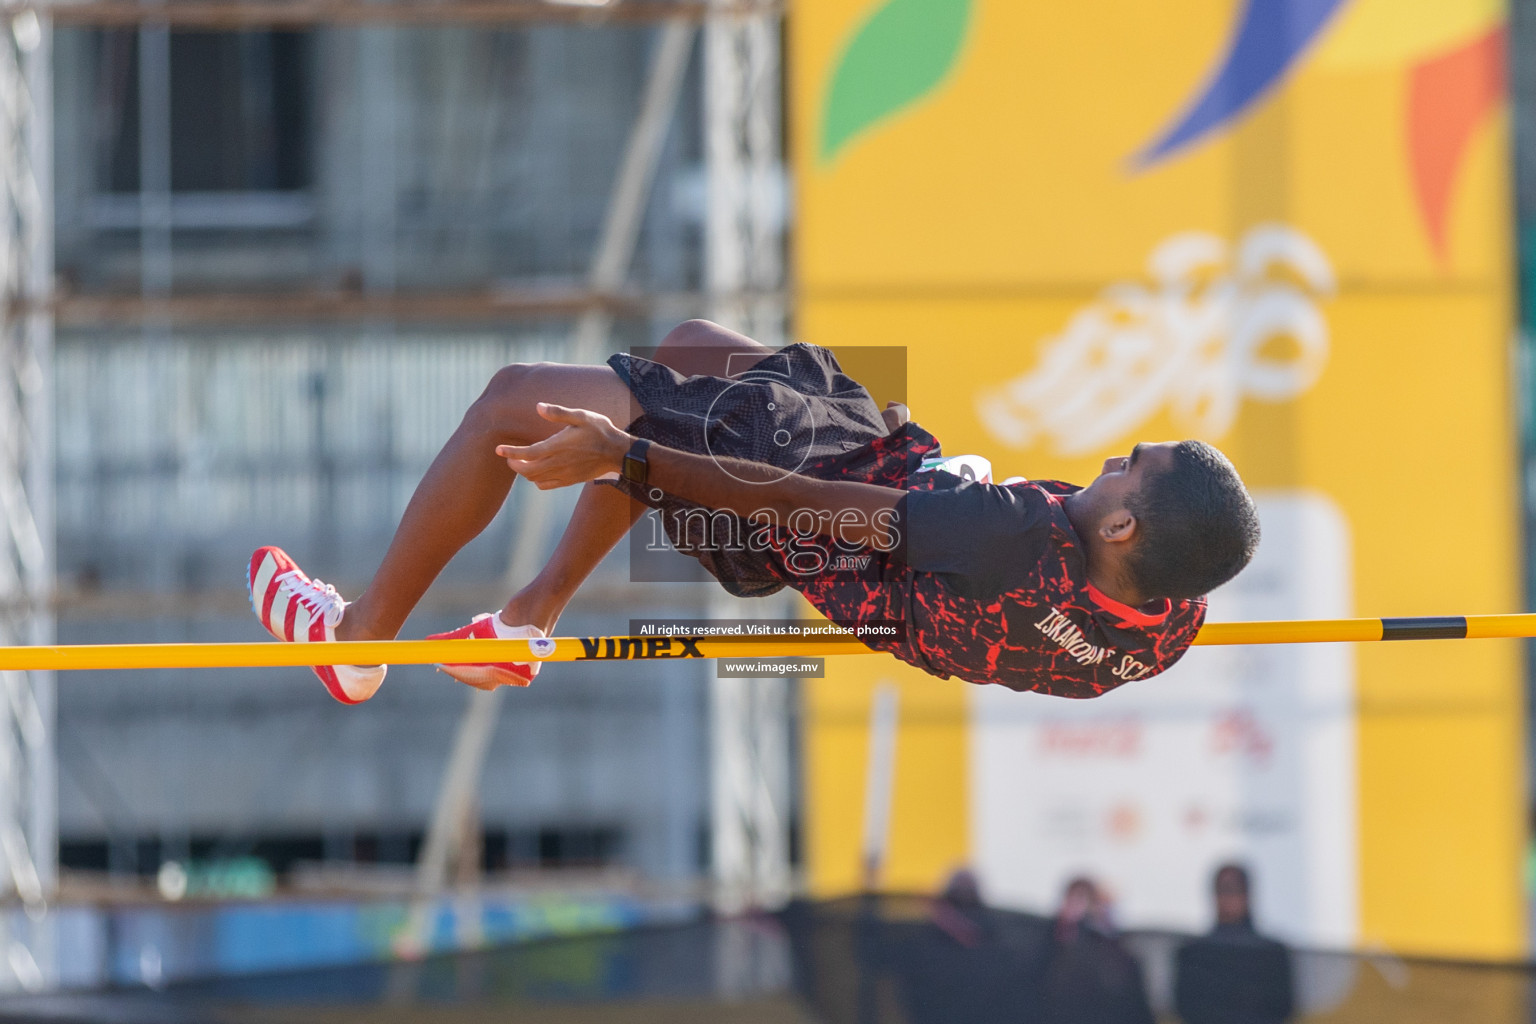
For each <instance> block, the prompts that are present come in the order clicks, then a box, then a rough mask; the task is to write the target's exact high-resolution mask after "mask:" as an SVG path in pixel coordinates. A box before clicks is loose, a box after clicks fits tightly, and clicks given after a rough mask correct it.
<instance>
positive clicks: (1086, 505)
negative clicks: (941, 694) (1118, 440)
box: [248, 320, 1259, 703]
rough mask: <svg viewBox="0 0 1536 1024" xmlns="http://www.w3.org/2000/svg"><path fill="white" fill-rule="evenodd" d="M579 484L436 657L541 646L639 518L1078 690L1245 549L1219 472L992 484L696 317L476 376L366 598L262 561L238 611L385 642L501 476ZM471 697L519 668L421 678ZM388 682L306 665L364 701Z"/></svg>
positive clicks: (745, 570) (1055, 686) (500, 485)
mask: <svg viewBox="0 0 1536 1024" xmlns="http://www.w3.org/2000/svg"><path fill="white" fill-rule="evenodd" d="M518 476H524V477H527V478H528V479H529V480H530V481H531V482H532V483H533V484H534V485H535V486H537V487H540V488H552V487H565V486H571V485H575V484H587V486H586V488H585V490H584V491H583V493H582V495H581V498H580V500H579V501H578V503H577V505H576V509H575V512H574V514H573V515H572V518H571V521H570V524H569V525H568V526H567V528H566V531H565V534H564V536H563V537H562V538H561V540H560V542H559V544H558V545H557V546H556V548H555V551H554V553H553V555H552V556H551V557H550V560H549V562H548V563H547V564H546V565H545V567H544V569H543V570H542V571H541V572H540V573H539V574H538V576H537V577H535V578H534V579H533V580H532V581H530V582H529V583H528V585H527V586H525V587H524V588H523V589H522V590H520V591H519V592H518V593H517V594H515V595H513V597H512V598H511V600H509V601H508V602H507V604H506V606H505V607H504V608H502V609H501V611H500V612H498V613H489V614H485V615H480V616H477V617H476V618H475V620H474V621H473V622H471V623H469V624H468V625H466V626H464V627H462V628H460V629H457V630H454V631H453V632H451V633H444V634H439V635H438V636H437V637H436V638H439V639H447V638H458V637H482V638H491V637H504V638H532V637H540V636H545V635H548V634H549V632H550V631H551V630H553V629H554V626H555V622H556V621H557V620H558V619H559V617H560V613H561V612H562V610H563V609H564V608H565V606H566V604H567V603H568V602H569V601H570V600H571V598H572V596H573V595H574V594H575V593H576V590H577V588H578V587H580V585H581V583H582V581H583V580H585V579H586V578H587V576H588V575H589V574H590V573H591V572H592V570H593V569H595V568H596V566H597V564H598V563H599V562H600V561H601V560H602V559H603V557H604V556H605V555H607V553H608V552H609V551H610V550H612V549H613V547H614V545H615V544H617V543H618V541H619V540H620V539H621V538H622V537H623V536H624V535H625V534H626V533H627V532H628V531H629V528H630V527H631V526H632V525H633V524H634V522H635V521H636V519H637V518H638V517H639V516H640V514H641V513H642V512H643V510H644V507H645V506H650V507H652V508H655V509H657V510H658V511H659V514H660V516H661V518H662V520H663V523H664V526H665V528H666V531H667V535H668V538H669V539H670V540H671V542H672V544H673V546H674V547H676V548H677V549H678V550H680V551H682V552H684V553H686V554H689V555H692V556H693V557H695V558H697V559H698V560H699V561H700V562H701V563H702V564H703V565H704V567H705V568H706V569H708V570H709V571H710V573H711V574H713V575H714V576H715V578H716V579H717V580H719V582H720V583H721V585H722V586H724V587H725V588H726V589H727V590H729V591H730V592H731V593H733V594H736V595H738V596H743V597H746V596H759V595H766V594H770V593H773V592H775V591H777V590H779V589H781V588H783V587H785V586H789V587H791V588H793V589H795V590H798V591H799V592H800V593H801V594H803V595H804V596H805V597H806V599H807V600H809V601H810V603H811V604H812V605H813V606H814V607H815V608H816V609H817V610H818V611H820V612H821V613H822V614H824V615H826V616H827V617H828V618H829V619H832V620H834V621H836V622H838V623H841V624H844V625H849V626H856V625H858V624H876V623H878V624H880V626H881V628H880V629H878V630H873V629H872V630H869V631H867V632H865V633H864V634H861V637H860V639H861V640H862V641H863V642H864V643H865V644H866V645H867V646H869V647H871V648H873V649H875V650H881V651H889V652H890V653H891V654H893V655H895V656H896V657H897V658H900V659H901V660H902V661H905V662H908V663H910V664H912V665H916V666H918V667H919V668H922V669H924V670H925V671H927V672H929V673H931V674H933V675H936V676H939V677H941V678H947V677H948V676H952V675H953V676H959V677H960V678H962V679H966V680H969V681H970V682H974V683H1000V684H1002V685H1004V686H1008V687H1010V688H1012V689H1016V690H1034V691H1037V692H1041V693H1049V694H1056V695H1059V696H1066V697H1093V696H1097V695H1098V694H1101V693H1103V692H1105V691H1106V690H1109V689H1112V688H1113V687H1116V686H1119V685H1121V684H1123V683H1126V682H1130V681H1132V680H1135V679H1141V678H1145V677H1147V676H1150V675H1155V674H1156V673H1158V672H1161V671H1163V670H1164V669H1166V668H1167V667H1168V666H1169V665H1171V664H1173V663H1174V662H1175V661H1176V660H1177V659H1178V658H1179V657H1180V655H1182V654H1183V652H1184V650H1185V649H1186V648H1187V647H1188V646H1189V644H1190V642H1191V641H1192V640H1193V639H1194V637H1195V634H1196V632H1197V631H1198V630H1199V628H1200V624H1201V622H1202V621H1203V619H1204V617H1205V599H1204V596H1203V595H1204V594H1206V593H1207V592H1208V591H1210V590H1212V589H1214V588H1215V587H1217V586H1219V585H1221V584H1222V583H1225V582H1226V581H1227V580H1229V579H1231V578H1232V577H1233V576H1235V575H1236V574H1237V573H1238V572H1239V571H1240V570H1241V569H1242V568H1243V567H1244V566H1245V565H1247V563H1248V561H1249V559H1250V558H1251V557H1252V555H1253V552H1254V548H1255V547H1256V546H1257V544H1258V537H1259V524H1258V516H1257V514H1256V512H1255V510H1254V506H1253V501H1252V499H1251V498H1250V497H1249V495H1248V492H1247V491H1246V490H1245V488H1244V487H1243V483H1242V481H1241V480H1240V479H1239V477H1238V475H1237V472H1236V470H1235V469H1233V467H1232V464H1231V463H1230V462H1228V461H1227V459H1226V458H1225V457H1224V456H1223V455H1222V454H1221V453H1220V452H1218V451H1217V450H1216V449H1214V448H1212V447H1211V446H1210V445H1207V444H1204V443H1203V442H1199V441H1180V442H1167V443H1161V444H1138V445H1136V447H1135V448H1134V449H1133V450H1132V451H1131V452H1130V453H1129V454H1128V455H1126V456H1123V457H1118V458H1113V459H1109V460H1107V461H1106V462H1105V463H1104V468H1103V471H1102V473H1101V474H1100V475H1099V476H1098V478H1097V479H1095V480H1094V481H1093V482H1092V483H1090V484H1089V485H1088V486H1086V487H1075V486H1072V485H1070V484H1064V483H1060V482H1058V481H1049V480H1023V479H1013V480H1007V481H1004V482H1002V483H992V482H991V481H990V469H989V467H988V466H987V464H986V463H985V461H984V460H979V459H974V458H971V457H959V458H948V459H946V458H945V457H944V456H943V454H942V453H941V451H940V449H939V442H938V441H937V440H936V439H935V438H934V437H933V436H932V435H931V434H929V433H927V432H926V431H924V430H923V429H921V428H920V427H919V426H918V425H917V424H916V423H913V422H909V421H908V419H907V415H906V410H905V408H904V407H901V406H899V405H895V404H892V405H890V406H888V407H887V408H886V409H885V410H883V411H882V410H881V409H879V408H878V407H877V406H876V405H875V402H874V401H873V399H871V398H870V395H869V392H868V391H866V390H865V389H864V388H863V387H861V386H860V385H859V384H858V383H856V382H855V381H853V380H851V379H849V378H848V377H847V376H846V375H844V374H843V372H842V369H841V367H839V365H838V363H837V360H836V359H835V358H834V357H833V356H832V354H831V353H830V352H829V351H827V350H826V349H822V348H818V347H816V346H813V345H807V344H796V345H790V346H788V347H787V348H784V349H781V350H778V351H774V350H771V349H768V348H766V347H764V346H762V345H759V344H758V343H757V342H754V341H752V340H751V339H749V338H746V337H744V336H742V335H739V334H736V333H734V332H732V331H729V330H726V329H725V328H723V327H720V326H718V325H716V324H712V323H709V322H707V321H699V320H693V321H688V322H687V323H684V324H682V325H680V326H678V327H677V328H675V329H674V330H673V331H672V332H671V333H669V334H668V335H667V337H666V339H665V340H664V341H663V342H662V345H661V346H660V348H659V349H658V350H657V353H656V358H655V360H649V359H642V358H639V357H637V356H632V355H616V356H614V357H613V358H611V359H610V360H608V364H607V365H606V366H571V365H562V364H555V363H539V364H516V365H512V366H508V367H505V368H504V369H502V370H500V371H498V372H497V373H496V375H495V376H494V377H493V378H492V380H491V382H490V384H489V385H488V386H487V388H486V390H485V392H484V394H482V395H481V396H480V398H479V399H478V400H476V401H475V403H474V404H473V405H472V406H470V408H469V411H468V412H467V413H466V414H465V417H464V421H463V423H462V424H460V426H459V428H458V430H457V431H455V432H454V434H453V436H452V437H451V438H450V439H449V441H448V443H447V444H446V445H445V446H444V448H443V450H442V452H441V453H440V454H439V455H438V456H437V458H436V460H435V461H434V462H433V463H432V466H431V468H430V469H428V471H427V473H426V476H425V477H423V479H422V481H421V483H420V484H419V485H418V487H417V489H416V493H415V494H414V495H413V496H412V498H411V501H410V503H409V504H408V505H407V507H406V510H405V514H404V516H403V517H402V519H401V521H400V525H399V527H398V529H397V530H396V532H395V536H394V539H393V540H392V541H391V543H390V545H389V549H388V551H387V552H386V553H385V556H384V560H383V563H382V564H381V565H380V566H379V569H378V572H377V573H376V574H375V575H374V577H373V580H372V582H371V583H369V585H368V586H367V588H366V589H365V590H364V591H363V593H362V594H361V595H360V596H359V597H358V598H357V600H355V601H353V602H351V603H347V602H345V601H344V600H343V599H342V597H341V596H340V595H339V594H338V593H337V592H336V590H335V588H334V587H331V586H329V585H327V584H324V583H321V582H320V581H318V580H312V579H310V578H309V577H308V576H306V575H305V574H304V573H303V571H302V570H300V569H299V567H298V566H297V565H296V564H295V563H294V562H293V560H292V559H290V558H289V557H288V556H287V555H286V554H285V553H284V552H282V551H281V550H279V549H277V548H271V547H267V548H261V549H259V550H258V551H256V553H255V554H254V555H252V557H251V562H250V568H249V577H248V581H249V585H250V591H251V603H252V606H253V608H254V609H255V611H256V614H257V617H258V618H260V619H261V621H262V624H263V625H264V626H266V628H267V629H268V630H269V631H270V632H271V633H272V634H273V635H274V636H276V637H277V638H278V639H280V640H288V641H297V642H325V641H331V640H387V639H392V638H394V637H395V636H396V635H397V633H398V632H399V630H400V628H401V626H402V625H403V624H404V622H405V619H406V616H407V615H408V614H409V613H410V611H411V609H412V608H414V607H415V605H416V603H417V602H418V601H419V600H420V599H421V597H422V595H423V594H424V593H425V592H426V590H427V588H428V587H429V586H430V585H431V583H432V581H433V580H434V579H436V577H437V575H438V573H439V572H441V571H442V569H443V567H444V566H445V565H447V564H448V560H449V559H450V558H452V557H453V555H454V554H455V553H457V552H458V551H459V549H460V548H462V547H463V546H464V545H465V544H467V543H468V542H469V541H470V540H471V539H473V538H474V537H475V536H476V535H477V534H479V533H480V531H481V530H483V529H484V528H485V527H486V526H487V525H489V523H490V522H491V520H492V518H493V517H494V516H495V515H496V513H497V511H498V510H499V509H500V508H501V506H502V504H503V502H504V501H505V500H506V497H507V494H508V491H509V489H510V488H511V486H512V483H513V481H514V480H515V479H516V477H518ZM440 667H441V668H442V669H443V671H445V672H447V673H448V674H449V675H451V676H453V677H454V678H456V679H459V680H460V681H462V682H465V683H468V684H469V685H471V686H476V687H480V688H483V689H489V688H492V687H496V686H501V685H515V686H524V685H527V684H528V683H529V682H530V681H531V680H532V678H533V676H534V675H536V674H537V672H538V668H539V666H538V664H532V665H527V664H510V663H509V664H496V665H444V666H440ZM385 670H386V666H384V665H374V666H359V665H321V666H317V667H316V668H315V672H316V674H318V675H319V676H320V678H321V680H322V681H323V682H324V683H325V686H326V688H327V689H328V690H329V691H330V693H331V694H332V696H334V697H336V698H337V699H338V700H341V701H344V702H347V703H356V702H358V701H362V700H366V699H368V698H369V697H371V696H372V695H373V694H374V693H375V692H376V691H377V690H378V688H379V685H380V684H381V683H382V682H383V680H384V673H385Z"/></svg>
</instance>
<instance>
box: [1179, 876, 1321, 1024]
mask: <svg viewBox="0 0 1536 1024" xmlns="http://www.w3.org/2000/svg"><path fill="white" fill-rule="evenodd" d="M1214 889H1215V894H1216V927H1215V928H1213V929H1211V932H1210V934H1208V935H1206V936H1205V937H1204V938H1200V939H1194V940H1192V941H1190V942H1187V943H1185V944H1184V946H1183V948H1181V949H1180V950H1179V955H1178V965H1177V970H1178V978H1177V980H1176V981H1175V983H1174V1004H1175V1006H1176V1007H1177V1009H1178V1012H1179V1016H1180V1017H1182V1018H1183V1019H1184V1021H1185V1024H1283V1022H1284V1021H1288V1020H1290V1019H1291V1016H1292V1014H1293V1013H1294V1012H1295V1005H1294V1001H1293V995H1292V991H1293V990H1292V980H1291V954H1290V951H1289V950H1287V949H1286V948H1285V946H1283V945H1282V944H1280V943H1279V942H1276V941H1275V940H1274V939H1267V938H1265V937H1264V936H1262V935H1260V934H1259V933H1258V931H1256V930H1255V929H1254V927H1253V910H1252V904H1251V902H1250V899H1249V892H1250V886H1249V879H1248V871H1247V869H1246V868H1244V867H1242V866H1241V865H1239V864H1226V865H1223V866H1222V867H1220V868H1218V869H1217V870H1216V877H1215V881H1214Z"/></svg>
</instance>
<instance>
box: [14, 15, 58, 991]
mask: <svg viewBox="0 0 1536 1024" xmlns="http://www.w3.org/2000/svg"><path fill="white" fill-rule="evenodd" d="M4 26H5V29H6V31H5V32H4V34H3V38H0V179H3V182H4V194H3V200H0V201H3V203H4V213H3V217H0V288H3V289H4V296H3V302H0V345H3V352H4V363H3V371H0V372H3V375H4V384H3V386H0V515H3V516H4V521H5V530H4V534H3V536H0V601H3V605H4V609H5V610H4V612H3V613H0V638H3V642H4V643H8V644H48V643H52V642H53V627H54V623H53V615H52V612H51V611H50V610H49V609H50V603H49V602H50V599H51V595H52V591H53V493H52V492H53V408H52V404H53V403H52V391H53V375H52V355H53V321H52V314H51V312H49V307H50V302H51V297H52V288H53V284H52V282H53V207H52V196H51V190H50V183H51V181H52V158H51V120H50V116H51V115H50V99H51V95H52V83H51V69H50V57H51V53H52V37H51V26H50V24H49V22H48V20H47V18H46V17H43V18H40V17H39V16H38V15H37V13H35V12H33V11H21V12H19V13H13V14H12V15H11V16H9V17H7V18H6V20H5V22H4ZM3 675H4V684H5V698H6V699H5V701H4V703H3V705H0V779H3V780H4V782H3V785H0V896H4V897H10V898H12V899H19V901H20V902H21V905H22V907H23V908H24V909H25V914H24V915H22V914H17V913H15V912H0V987H13V988H25V989H35V988H40V987H43V986H45V985H47V984H48V983H49V982H50V981H51V980H52V979H53V977H54V976H55V970H54V964H53V949H52V946H53V943H52V942H51V941H50V935H51V924H52V922H51V920H50V918H49V915H48V900H49V898H50V897H51V896H52V894H53V891H54V888H55V885H56V883H57V874H58V870H57V865H58V840H57V834H56V833H57V795H56V783H55V771H56V769H55V759H54V747H53V741H54V729H53V725H54V722H53V713H54V695H53V678H52V675H51V674H49V673H42V672H7V673H4V674H3Z"/></svg>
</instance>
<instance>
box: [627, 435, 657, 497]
mask: <svg viewBox="0 0 1536 1024" xmlns="http://www.w3.org/2000/svg"><path fill="white" fill-rule="evenodd" d="M650 446H651V442H649V441H647V440H646V439H645V438H643V437H637V438H635V443H634V444H632V445H630V446H629V451H628V452H626V453H625V455H624V474H623V475H624V479H625V480H628V481H629V482H630V483H632V484H634V485H635V486H636V487H643V486H644V485H645V480H646V477H648V476H649V475H650V473H651V464H650V463H649V462H647V461H645V452H646V449H648V448H650Z"/></svg>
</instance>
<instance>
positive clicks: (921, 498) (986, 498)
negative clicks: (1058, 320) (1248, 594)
mask: <svg viewBox="0 0 1536 1024" xmlns="http://www.w3.org/2000/svg"><path fill="white" fill-rule="evenodd" d="M939 452H940V448H939V443H938V441H937V440H935V439H934V438H933V436H932V435H930V434H928V433H927V432H926V431H923V430H922V429H921V428H919V427H917V426H916V425H915V424H910V423H909V424H907V425H906V426H905V427H903V428H901V429H900V430H897V431H896V432H894V433H892V434H890V435H889V436H887V437H882V438H877V439H876V440H874V441H873V442H871V443H869V444H867V445H865V446H864V447H862V448H860V449H858V450H855V451H852V452H848V453H845V454H844V455H841V456H837V457H834V458H827V459H822V460H819V461H817V462H816V463H814V464H812V465H809V466H807V467H805V468H804V469H803V470H802V472H804V473H806V474H807V475H810V476H816V477H820V478H823V479H839V480H857V481H861V482H865V483H872V484H879V485H882V486H887V487H901V488H903V489H905V490H906V491H907V492H908V494H907V496H906V497H905V498H903V500H902V502H901V504H900V505H899V506H898V516H897V521H896V529H897V532H898V533H901V532H905V533H906V534H909V536H904V537H903V541H904V543H902V544H899V545H898V546H897V547H896V548H895V549H894V550H893V551H890V552H879V551H874V550H872V549H865V551H864V552H861V556H862V554H868V556H869V557H867V558H864V557H847V556H848V552H847V551H845V550H843V549H841V548H834V546H833V545H832V542H831V541H829V540H825V539H823V538H806V537H803V536H800V537H795V538H793V540H792V541H790V540H785V539H784V538H783V537H782V536H781V545H780V547H779V554H780V555H781V557H780V558H779V559H776V560H775V564H776V566H777V571H778V573H779V574H780V578H781V579H783V580H784V582H785V583H786V584H788V585H789V586H791V587H793V588H795V589H796V590H798V591H800V593H802V594H803V595H805V597H806V599H807V600H809V601H810V603H811V604H812V605H813V606H815V608H816V609H817V610H818V611H819V612H821V613H822V614H823V615H825V616H826V617H827V618H829V619H831V620H833V621H835V622H839V623H842V624H845V625H852V624H857V623H874V622H884V623H898V624H900V625H901V626H902V627H904V628H902V629H901V630H900V631H899V632H898V634H897V635H896V636H894V637H891V638H882V637H879V636H874V637H869V636H866V637H863V638H862V640H863V642H864V643H865V644H866V646H868V647H870V648H872V649H874V650H879V651H888V652H889V653H891V654H893V655H895V656H896V657H898V658H900V659H901V660H902V661H905V662H907V663H909V664H912V665H916V666H917V667H918V668H921V669H923V670H924V671H926V672H929V673H931V674H933V675H936V676H939V677H940V678H948V677H949V676H959V677H960V678H961V679H965V680H967V681H969V682H973V683H996V684H1000V685H1002V686H1007V687H1009V688H1010V689H1014V690H1033V691H1035V692H1037V693H1047V694H1052V695H1054V696H1060V697H1079V698H1083V697H1097V696H1099V695H1100V694H1102V693H1105V692H1107V691H1109V690H1112V689H1114V688H1115V687H1117V686H1120V685H1123V684H1124V683H1128V682H1131V681H1133V680H1136V679H1145V678H1147V677H1148V676H1153V675H1156V674H1157V673H1159V672H1162V671H1163V670H1165V669H1167V668H1168V667H1169V666H1170V665H1172V664H1173V663H1174V662H1175V661H1177V660H1178V659H1179V657H1180V656H1181V655H1182V654H1183V653H1184V651H1185V650H1186V649H1187V648H1188V647H1189V645H1190V642H1191V641H1193V640H1194V638H1195V634H1196V633H1197V632H1198V631H1199V629H1200V625H1201V623H1202V622H1203V621H1204V619H1205V600H1204V599H1203V598H1202V599H1195V600H1185V601H1168V600H1163V601H1160V602H1157V603H1155V604H1154V605H1152V606H1150V607H1142V608H1132V607H1129V606H1128V605H1125V604H1122V603H1121V602H1119V601H1116V600H1114V599H1113V598H1110V597H1109V596H1107V595H1106V594H1104V593H1102V592H1101V591H1100V590H1099V589H1098V588H1097V587H1095V586H1094V585H1093V584H1092V583H1091V582H1090V581H1089V579H1088V563H1087V557H1086V554H1085V552H1084V550H1083V545H1082V541H1081V540H1080V539H1079V538H1078V536H1077V534H1076V532H1075V531H1074V530H1073V529H1072V525H1071V523H1070V522H1069V521H1068V519H1067V515H1066V510H1065V509H1064V508H1063V506H1062V498H1064V497H1066V496H1067V495H1069V494H1072V493H1074V492H1076V491H1077V490H1079V488H1078V487H1075V486H1073V485H1071V484H1065V483H1061V482H1059V481H1054V480H1030V481H1019V482H1010V483H1008V484H1005V485H995V484H982V483H975V482H971V481H965V480H962V479H961V478H960V477H958V476H955V475H953V474H951V473H948V472H943V471H926V472H925V471H922V468H921V467H922V463H923V460H924V459H925V458H928V459H931V458H932V457H934V456H936V455H938V454H939ZM811 542H815V543H820V544H822V545H823V552H824V554H825V556H826V558H827V560H828V563H829V564H830V565H831V566H832V567H833V568H832V570H831V571H821V572H817V573H807V572H805V571H804V570H803V568H802V569H801V571H798V572H797V571H794V570H793V569H791V568H790V563H789V562H788V558H787V555H788V554H790V553H791V552H789V551H788V550H787V546H788V544H790V543H793V544H795V545H798V547H797V549H796V551H795V552H794V553H797V554H798V555H799V556H800V558H799V563H798V564H799V565H800V566H802V567H803V566H805V565H806V564H814V563H815V560H814V559H810V560H809V562H808V560H807V559H806V557H805V556H806V554H807V548H806V545H807V544H808V543H811ZM840 556H841V557H840ZM833 560H835V561H833Z"/></svg>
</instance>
